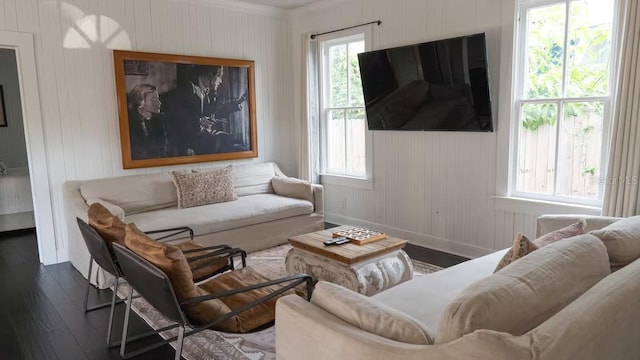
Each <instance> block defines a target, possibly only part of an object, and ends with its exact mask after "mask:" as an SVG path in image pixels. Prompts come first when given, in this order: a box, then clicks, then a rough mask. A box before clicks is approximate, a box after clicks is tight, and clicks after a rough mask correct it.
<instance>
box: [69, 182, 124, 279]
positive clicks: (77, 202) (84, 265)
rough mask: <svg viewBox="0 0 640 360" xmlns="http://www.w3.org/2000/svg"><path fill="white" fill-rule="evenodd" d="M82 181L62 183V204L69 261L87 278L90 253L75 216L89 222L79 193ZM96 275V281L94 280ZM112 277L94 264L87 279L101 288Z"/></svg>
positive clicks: (87, 208) (84, 204) (86, 207)
mask: <svg viewBox="0 0 640 360" xmlns="http://www.w3.org/2000/svg"><path fill="white" fill-rule="evenodd" d="M82 184H83V182H82V181H66V182H65V183H64V184H63V191H62V197H63V204H64V217H65V223H66V225H67V226H66V230H67V233H66V239H67V249H69V261H70V262H71V264H72V265H73V267H75V268H76V269H77V270H78V271H79V272H80V274H82V276H83V277H85V278H87V275H88V272H89V259H90V258H91V255H90V254H89V250H88V249H87V245H86V244H85V243H84V239H83V238H82V234H80V229H79V228H78V223H77V222H76V217H77V218H80V219H82V220H84V221H85V222H87V223H88V222H89V220H88V211H89V205H87V203H86V202H85V200H84V198H83V197H82V194H80V186H81V185H82ZM96 277H97V281H96ZM114 279H115V278H114V277H113V276H112V275H111V274H109V273H107V272H105V271H103V270H102V269H101V268H100V266H97V265H96V266H94V267H93V271H92V273H91V275H90V276H89V281H90V282H91V283H92V284H94V285H96V286H98V287H99V288H101V289H104V288H107V287H109V286H111V284H112V283H113V281H114Z"/></svg>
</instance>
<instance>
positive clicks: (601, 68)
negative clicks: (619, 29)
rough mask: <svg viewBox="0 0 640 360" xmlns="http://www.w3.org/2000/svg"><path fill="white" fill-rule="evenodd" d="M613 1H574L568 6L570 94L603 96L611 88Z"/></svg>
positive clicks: (575, 95)
mask: <svg viewBox="0 0 640 360" xmlns="http://www.w3.org/2000/svg"><path fill="white" fill-rule="evenodd" d="M612 24H613V1H611V0H590V1H588V2H586V1H582V0H581V1H572V2H571V7H570V9H569V42H568V51H569V52H568V55H569V58H568V59H567V67H568V69H567V70H568V75H569V82H568V88H567V96H571V97H577V96H601V95H605V94H607V92H608V91H609V62H610V61H611V31H612V30H611V29H612V26H613V25H612Z"/></svg>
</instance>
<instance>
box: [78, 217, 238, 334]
mask: <svg viewBox="0 0 640 360" xmlns="http://www.w3.org/2000/svg"><path fill="white" fill-rule="evenodd" d="M76 221H77V222H78V227H79V228H80V233H81V234H82V237H83V239H84V241H85V244H86V245H87V249H88V250H89V254H90V259H89V273H88V274H87V289H86V291H85V296H84V312H85V313H87V312H91V311H94V310H98V309H103V308H105V307H107V306H110V307H111V310H110V312H109V325H108V328H107V344H108V345H109V346H110V347H115V346H119V345H120V341H117V342H113V343H112V342H111V335H112V332H113V331H112V329H113V317H114V313H115V306H116V304H120V303H122V302H124V301H125V300H124V299H117V289H118V285H119V284H120V279H121V278H124V276H123V274H122V270H121V269H120V266H119V265H118V261H117V259H116V258H114V257H113V256H112V255H111V252H110V251H109V247H108V245H107V243H106V241H105V240H104V239H103V238H102V236H100V234H98V232H97V231H96V230H95V229H94V228H93V227H91V226H90V225H89V224H87V223H86V222H85V221H84V220H82V219H80V218H76ZM165 232H172V233H171V234H168V235H165V236H161V237H159V238H156V239H154V240H156V241H160V242H166V241H170V240H172V237H174V236H176V235H179V234H182V233H185V232H189V237H190V239H192V240H193V230H192V229H191V228H189V227H179V228H170V229H163V230H153V231H148V232H146V233H145V234H160V233H165ZM212 250H215V251H212ZM201 251H212V252H208V253H206V254H204V255H199V256H194V257H191V258H189V259H188V261H189V262H193V261H196V260H201V259H207V258H212V261H209V262H204V263H203V264H201V265H199V266H197V267H195V268H193V269H192V270H197V269H200V268H202V267H206V266H209V265H211V264H213V263H215V262H218V261H220V260H221V259H224V258H227V259H229V255H236V254H238V253H239V251H241V250H239V249H234V248H232V247H230V246H229V245H216V246H208V247H202V248H200V249H193V250H185V251H183V253H184V254H188V253H195V252H201ZM245 257H246V254H244V256H243V257H242V264H243V266H244V265H245V264H246V260H245ZM94 261H95V262H96V263H97V264H98V265H99V266H100V267H101V268H102V269H104V270H105V271H107V272H108V273H109V274H111V275H113V276H114V277H115V279H116V280H115V284H114V290H113V294H112V295H111V301H110V302H105V303H101V304H95V305H92V306H89V292H90V289H91V287H92V285H91V281H89V278H90V277H91V272H92V270H93V263H94ZM234 268H235V267H234V263H233V259H231V260H228V261H227V265H226V266H224V267H222V268H221V269H219V270H218V271H216V274H218V273H220V272H224V271H227V270H233V269H234ZM212 275H214V274H212ZM209 276H211V275H209ZM209 276H205V277H202V278H198V279H194V281H201V280H204V279H206V278H208V277H209ZM97 280H98V274H97V273H96V284H97V282H98V281H97ZM96 291H97V292H98V293H99V292H100V291H101V289H99V288H97V287H96ZM146 335H149V334H146ZM146 335H145V334H141V336H137V337H136V338H135V339H138V338H141V337H143V336H146Z"/></svg>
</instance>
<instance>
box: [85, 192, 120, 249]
mask: <svg viewBox="0 0 640 360" xmlns="http://www.w3.org/2000/svg"><path fill="white" fill-rule="evenodd" d="M88 217H89V225H91V227H93V228H94V229H96V231H97V232H98V234H100V236H102V238H103V239H104V240H105V241H106V242H107V247H108V248H109V251H110V252H111V256H115V255H114V254H113V250H112V249H111V243H112V242H116V243H118V244H121V245H124V228H125V226H126V224H125V223H124V222H122V220H120V219H119V218H118V217H117V216H114V215H113V214H112V213H111V212H110V211H109V210H107V208H106V207H104V206H102V205H101V204H100V203H93V204H92V205H91V206H89V212H88Z"/></svg>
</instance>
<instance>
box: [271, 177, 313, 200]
mask: <svg viewBox="0 0 640 360" xmlns="http://www.w3.org/2000/svg"><path fill="white" fill-rule="evenodd" d="M271 186H273V191H274V192H275V193H276V194H277V195H281V196H286V197H291V198H295V199H300V200H307V201H310V202H312V203H313V188H312V187H311V184H310V183H309V182H308V181H304V180H300V179H296V178H291V177H282V176H276V177H274V178H273V179H271Z"/></svg>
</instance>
